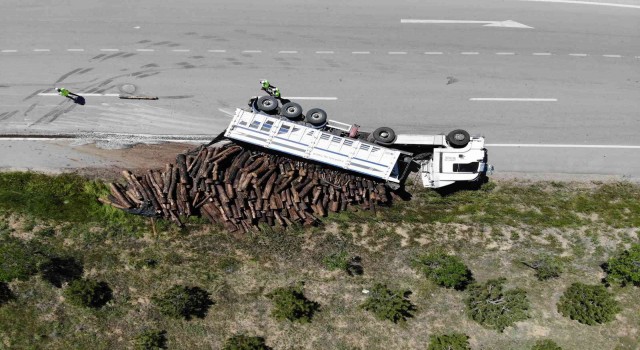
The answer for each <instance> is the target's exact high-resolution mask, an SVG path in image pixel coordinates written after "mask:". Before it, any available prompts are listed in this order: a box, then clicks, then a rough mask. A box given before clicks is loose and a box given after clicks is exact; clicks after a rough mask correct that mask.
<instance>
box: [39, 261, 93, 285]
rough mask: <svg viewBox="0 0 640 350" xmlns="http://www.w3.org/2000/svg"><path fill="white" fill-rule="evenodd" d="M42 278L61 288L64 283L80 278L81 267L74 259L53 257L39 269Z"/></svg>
mask: <svg viewBox="0 0 640 350" xmlns="http://www.w3.org/2000/svg"><path fill="white" fill-rule="evenodd" d="M39 270H40V274H41V275H42V278H43V279H44V280H45V281H47V282H49V283H51V284H52V285H54V286H56V287H58V288H62V284H63V283H65V282H71V281H73V280H77V279H78V278H80V277H82V271H83V269H82V265H80V263H78V262H77V261H76V260H75V259H74V258H59V257H53V258H50V259H49V260H47V261H45V262H44V263H42V264H40V267H39Z"/></svg>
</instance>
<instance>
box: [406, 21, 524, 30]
mask: <svg viewBox="0 0 640 350" xmlns="http://www.w3.org/2000/svg"><path fill="white" fill-rule="evenodd" d="M400 23H410V24H411V23H413V24H482V25H483V27H501V28H525V29H533V27H529V26H528V25H524V24H522V23H518V22H516V21H512V20H510V19H508V20H506V21H465V20H454V19H401V20H400Z"/></svg>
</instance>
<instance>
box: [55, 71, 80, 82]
mask: <svg viewBox="0 0 640 350" xmlns="http://www.w3.org/2000/svg"><path fill="white" fill-rule="evenodd" d="M81 70H82V68H76V69H74V70H72V71H71V72H68V73H65V74H63V75H62V76H61V77H60V78H58V80H56V84H57V83H60V82H62V81H63V80H65V79H67V78H68V77H69V76H71V75H73V74H74V73H77V72H79V71H81Z"/></svg>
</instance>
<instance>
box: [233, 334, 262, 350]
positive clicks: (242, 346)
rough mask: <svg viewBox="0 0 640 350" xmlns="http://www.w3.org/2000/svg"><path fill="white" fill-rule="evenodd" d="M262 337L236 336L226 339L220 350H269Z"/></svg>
mask: <svg viewBox="0 0 640 350" xmlns="http://www.w3.org/2000/svg"><path fill="white" fill-rule="evenodd" d="M270 349H271V348H270V347H268V346H267V345H266V344H265V341H264V338H263V337H251V336H248V335H244V334H236V335H234V336H232V337H231V338H229V339H227V341H226V342H225V343H224V347H223V348H222V350H270Z"/></svg>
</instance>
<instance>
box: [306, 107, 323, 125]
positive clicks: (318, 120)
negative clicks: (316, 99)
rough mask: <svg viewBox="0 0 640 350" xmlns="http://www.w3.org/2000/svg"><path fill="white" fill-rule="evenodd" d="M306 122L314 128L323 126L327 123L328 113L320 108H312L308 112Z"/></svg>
mask: <svg viewBox="0 0 640 350" xmlns="http://www.w3.org/2000/svg"><path fill="white" fill-rule="evenodd" d="M304 121H305V122H307V123H309V124H311V125H313V126H323V125H324V124H326V123H327V112H325V111H323V110H322V109H320V108H311V109H310V110H308V111H307V116H306V117H305V118H304Z"/></svg>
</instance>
